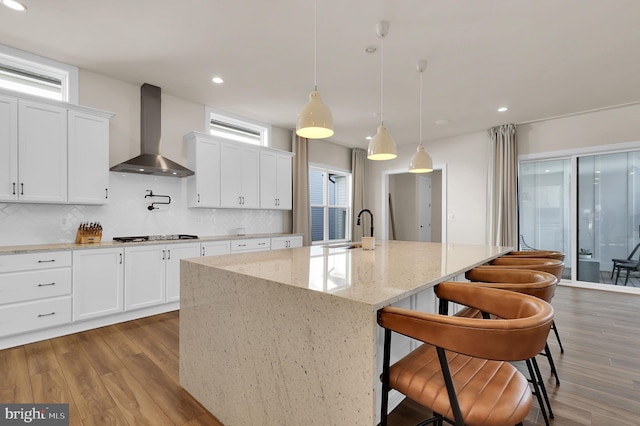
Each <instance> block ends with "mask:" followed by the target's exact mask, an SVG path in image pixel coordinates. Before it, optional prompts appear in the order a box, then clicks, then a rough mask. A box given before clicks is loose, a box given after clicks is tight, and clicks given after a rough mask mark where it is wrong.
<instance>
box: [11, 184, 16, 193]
mask: <svg viewBox="0 0 640 426" xmlns="http://www.w3.org/2000/svg"><path fill="white" fill-rule="evenodd" d="M11 185H13V194H12V195H16V183H15V182H12V183H11Z"/></svg>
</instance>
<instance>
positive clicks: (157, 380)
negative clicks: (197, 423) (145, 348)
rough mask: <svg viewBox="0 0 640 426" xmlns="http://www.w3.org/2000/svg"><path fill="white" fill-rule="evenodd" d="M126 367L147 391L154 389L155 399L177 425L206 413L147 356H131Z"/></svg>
mask: <svg viewBox="0 0 640 426" xmlns="http://www.w3.org/2000/svg"><path fill="white" fill-rule="evenodd" d="M126 365H127V368H128V369H129V371H131V373H132V374H133V376H134V377H135V378H136V380H138V382H140V384H141V385H142V386H143V387H144V388H145V389H153V395H152V396H153V399H154V400H155V402H156V403H157V404H158V405H160V406H161V407H163V409H166V410H165V412H166V414H167V415H168V416H169V417H170V418H171V420H172V421H173V422H174V423H175V424H176V425H181V424H184V423H186V422H188V421H190V420H193V419H195V418H197V417H200V416H201V415H203V414H205V413H206V411H205V409H204V408H203V407H202V406H201V405H200V404H199V403H198V402H196V400H194V399H193V398H192V397H191V395H189V393H188V392H187V391H185V390H184V389H183V388H182V387H181V386H179V385H178V384H176V383H175V382H174V381H173V380H172V379H171V378H170V377H169V376H168V375H167V374H166V373H165V372H164V371H163V370H162V369H161V368H160V367H159V366H158V365H157V364H155V363H154V362H153V361H152V360H151V359H150V358H149V357H148V356H147V354H137V355H132V356H130V357H129V358H128V359H127V362H126Z"/></svg>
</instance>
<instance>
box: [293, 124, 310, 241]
mask: <svg viewBox="0 0 640 426" xmlns="http://www.w3.org/2000/svg"><path fill="white" fill-rule="evenodd" d="M308 146H309V140H308V139H307V138H301V137H300V136H298V135H296V132H293V140H292V141H291V148H292V149H291V150H292V151H293V152H294V153H295V155H294V156H293V233H294V234H302V245H303V246H308V245H311V207H310V204H309V149H308Z"/></svg>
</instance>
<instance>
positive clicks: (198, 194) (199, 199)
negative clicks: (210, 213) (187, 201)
mask: <svg viewBox="0 0 640 426" xmlns="http://www.w3.org/2000/svg"><path fill="white" fill-rule="evenodd" d="M199 202H200V194H198V203H199Z"/></svg>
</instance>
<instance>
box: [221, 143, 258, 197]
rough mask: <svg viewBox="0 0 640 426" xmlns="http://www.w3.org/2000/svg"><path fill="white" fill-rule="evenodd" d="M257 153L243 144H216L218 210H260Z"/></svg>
mask: <svg viewBox="0 0 640 426" xmlns="http://www.w3.org/2000/svg"><path fill="white" fill-rule="evenodd" d="M259 178H260V150H259V148H258V147H254V146H251V145H247V144H240V143H227V142H222V143H221V144H220V207H231V208H245V209H257V208H260V189H259V188H260V181H259Z"/></svg>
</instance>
